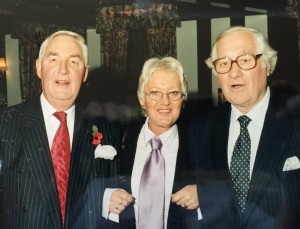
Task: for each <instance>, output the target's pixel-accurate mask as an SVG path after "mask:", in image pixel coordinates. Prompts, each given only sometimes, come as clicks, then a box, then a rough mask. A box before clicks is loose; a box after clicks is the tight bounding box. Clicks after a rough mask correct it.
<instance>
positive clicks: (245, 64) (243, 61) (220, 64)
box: [213, 54, 262, 74]
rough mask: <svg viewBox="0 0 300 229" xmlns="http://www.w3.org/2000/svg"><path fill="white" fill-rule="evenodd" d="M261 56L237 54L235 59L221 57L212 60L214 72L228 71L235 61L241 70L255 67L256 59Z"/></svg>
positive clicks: (222, 72)
mask: <svg viewBox="0 0 300 229" xmlns="http://www.w3.org/2000/svg"><path fill="white" fill-rule="evenodd" d="M261 56H262V54H257V55H252V54H243V55H240V56H238V57H237V58H236V59H235V60H231V59H230V58H229V57H223V58H219V59H216V60H215V61H213V65H214V68H215V70H216V72H217V73H219V74H224V73H227V72H229V71H230V69H231V67H232V64H233V63H236V64H237V65H238V66H239V67H240V69H242V70H250V69H252V68H255V66H256V64H257V60H258V59H259V58H260V57H261Z"/></svg>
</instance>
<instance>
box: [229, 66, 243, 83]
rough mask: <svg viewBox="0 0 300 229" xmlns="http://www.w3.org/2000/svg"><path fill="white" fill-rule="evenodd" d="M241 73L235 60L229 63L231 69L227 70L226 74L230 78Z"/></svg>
mask: <svg viewBox="0 0 300 229" xmlns="http://www.w3.org/2000/svg"><path fill="white" fill-rule="evenodd" d="M241 73H242V71H241V68H240V67H239V66H238V64H237V63H236V62H233V63H232V65H231V69H230V71H229V72H228V76H229V77H230V78H233V79H235V78H237V77H239V76H241Z"/></svg>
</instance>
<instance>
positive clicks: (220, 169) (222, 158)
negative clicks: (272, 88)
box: [207, 103, 242, 221]
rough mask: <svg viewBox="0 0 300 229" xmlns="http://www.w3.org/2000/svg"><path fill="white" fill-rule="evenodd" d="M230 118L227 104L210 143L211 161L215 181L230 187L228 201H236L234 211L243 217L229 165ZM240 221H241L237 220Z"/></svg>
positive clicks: (220, 113)
mask: <svg viewBox="0 0 300 229" xmlns="http://www.w3.org/2000/svg"><path fill="white" fill-rule="evenodd" d="M230 116H231V105H230V104H229V103H225V104H223V105H222V109H220V110H219V112H218V115H217V116H216V120H215V122H214V128H213V129H214V131H213V136H212V137H211V139H214V140H213V141H211V142H210V144H211V149H212V152H211V153H209V152H207V153H209V154H210V155H211V157H212V158H211V161H212V163H213V165H212V166H213V172H214V179H217V180H221V181H223V182H224V185H225V186H226V187H228V193H227V194H228V195H231V196H230V197H229V196H228V197H227V198H228V199H232V200H236V201H234V203H233V208H234V211H235V212H236V213H237V214H238V213H239V214H240V216H242V215H241V212H240V207H239V205H238V201H237V199H236V196H235V193H234V190H233V184H232V179H231V173H230V169H229V163H228V138H229V126H230ZM236 220H237V221H239V220H240V219H236Z"/></svg>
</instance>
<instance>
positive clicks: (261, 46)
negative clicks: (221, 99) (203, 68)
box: [205, 26, 278, 75]
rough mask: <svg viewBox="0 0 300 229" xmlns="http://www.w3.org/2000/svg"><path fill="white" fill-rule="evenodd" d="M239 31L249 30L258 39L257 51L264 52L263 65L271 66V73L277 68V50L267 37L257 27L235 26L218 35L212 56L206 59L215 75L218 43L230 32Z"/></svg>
mask: <svg viewBox="0 0 300 229" xmlns="http://www.w3.org/2000/svg"><path fill="white" fill-rule="evenodd" d="M237 31H245V32H249V33H250V34H251V35H252V36H253V37H254V39H255V40H256V49H257V50H256V51H257V53H261V54H262V57H261V58H262V60H263V63H264V64H263V67H264V68H266V67H267V66H270V72H269V73H270V74H271V73H272V72H273V71H274V70H275V66H276V63H277V58H278V57H277V51H276V50H274V49H273V48H272V47H271V46H270V44H269V42H268V40H267V38H266V37H265V36H264V35H263V34H262V33H261V32H259V31H258V30H257V29H254V28H249V27H243V26H233V27H230V28H229V29H227V30H225V31H223V32H222V33H221V34H219V36H218V37H217V39H216V41H215V43H214V46H213V48H212V51H211V53H210V57H209V58H208V59H206V60H205V63H206V65H207V66H208V67H209V68H211V69H212V71H213V73H214V74H215V75H217V73H216V71H215V69H214V65H213V61H215V60H216V59H217V58H218V57H217V45H218V41H219V40H220V39H222V38H223V37H225V36H227V35H228V34H231V33H234V32H237Z"/></svg>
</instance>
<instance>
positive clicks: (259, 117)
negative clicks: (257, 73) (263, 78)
mask: <svg viewBox="0 0 300 229" xmlns="http://www.w3.org/2000/svg"><path fill="white" fill-rule="evenodd" d="M269 101H270V89H269V87H267V90H266V94H265V96H264V97H263V98H262V100H261V101H260V102H259V103H258V104H257V105H256V106H255V107H253V108H252V109H251V110H250V111H249V112H248V113H247V114H246V115H247V116H248V117H249V118H250V119H251V123H255V124H256V125H259V126H262V125H263V123H264V117H265V115H266V112H267V109H268V105H269ZM231 108H232V112H231V121H232V122H235V121H237V119H238V118H239V117H240V116H241V115H243V114H242V113H241V112H240V111H239V110H238V109H237V108H236V107H234V106H233V105H231Z"/></svg>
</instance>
